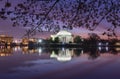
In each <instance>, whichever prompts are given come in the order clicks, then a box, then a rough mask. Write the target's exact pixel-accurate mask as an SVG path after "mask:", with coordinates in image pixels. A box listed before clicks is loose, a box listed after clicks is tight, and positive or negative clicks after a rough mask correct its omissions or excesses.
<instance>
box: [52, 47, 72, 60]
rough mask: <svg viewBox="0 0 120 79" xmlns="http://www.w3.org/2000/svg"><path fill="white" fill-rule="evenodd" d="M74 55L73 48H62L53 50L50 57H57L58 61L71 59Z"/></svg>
mask: <svg viewBox="0 0 120 79" xmlns="http://www.w3.org/2000/svg"><path fill="white" fill-rule="evenodd" d="M72 56H73V50H70V49H65V48H61V49H59V50H58V52H55V51H54V50H53V51H52V53H51V55H50V57H51V58H56V59H57V60H58V61H70V60H71V59H72Z"/></svg>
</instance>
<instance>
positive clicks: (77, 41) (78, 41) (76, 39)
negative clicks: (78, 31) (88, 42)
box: [74, 36, 82, 43]
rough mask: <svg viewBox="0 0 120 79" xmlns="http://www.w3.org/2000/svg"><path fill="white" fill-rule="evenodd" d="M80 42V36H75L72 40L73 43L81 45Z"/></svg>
mask: <svg viewBox="0 0 120 79" xmlns="http://www.w3.org/2000/svg"><path fill="white" fill-rule="evenodd" d="M81 42H82V40H81V37H80V36H76V37H75V38H74V43H81Z"/></svg>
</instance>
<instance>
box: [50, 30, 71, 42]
mask: <svg viewBox="0 0 120 79" xmlns="http://www.w3.org/2000/svg"><path fill="white" fill-rule="evenodd" d="M56 37H58V38H59V41H60V42H62V43H69V42H73V35H72V33H70V32H68V31H66V30H61V31H59V32H58V33H57V34H55V35H51V38H52V40H53V41H54V40H55V38H56Z"/></svg>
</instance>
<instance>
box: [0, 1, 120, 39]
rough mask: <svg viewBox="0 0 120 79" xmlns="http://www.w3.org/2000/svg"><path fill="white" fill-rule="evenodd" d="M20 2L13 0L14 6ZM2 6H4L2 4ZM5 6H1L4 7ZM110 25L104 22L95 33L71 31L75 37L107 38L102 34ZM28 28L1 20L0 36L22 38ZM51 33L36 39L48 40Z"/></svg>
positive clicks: (78, 29) (84, 30)
mask: <svg viewBox="0 0 120 79" xmlns="http://www.w3.org/2000/svg"><path fill="white" fill-rule="evenodd" d="M17 2H19V0H13V4H12V5H15V4H16V3H17ZM0 4H2V3H1V2H0ZM2 6H3V5H0V7H2ZM108 26H109V25H108V24H107V23H106V22H102V23H101V24H100V25H99V26H98V27H97V28H96V29H95V30H94V31H89V30H87V29H85V28H74V29H73V30H70V32H72V33H73V34H74V35H80V36H82V37H87V35H88V33H97V34H98V35H99V36H101V38H107V37H106V36H102V33H103V32H104V31H105V30H106V29H107V28H108ZM26 29H27V28H26V27H23V26H16V27H12V22H11V21H10V20H2V19H0V34H6V35H10V36H13V37H14V38H21V37H22V36H23V35H24V34H25V30H26ZM119 30H120V27H119V28H117V29H116V34H117V36H118V38H119V39H120V32H119ZM50 34H51V33H47V32H44V33H37V35H36V36H35V37H38V38H46V37H49V36H50Z"/></svg>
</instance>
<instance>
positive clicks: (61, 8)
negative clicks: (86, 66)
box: [0, 0, 120, 37]
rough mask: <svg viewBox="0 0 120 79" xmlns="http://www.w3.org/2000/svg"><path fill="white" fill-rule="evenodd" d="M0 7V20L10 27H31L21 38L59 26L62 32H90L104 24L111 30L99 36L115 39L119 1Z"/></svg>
mask: <svg viewBox="0 0 120 79" xmlns="http://www.w3.org/2000/svg"><path fill="white" fill-rule="evenodd" d="M18 1H19V0H18ZM3 3H4V4H3ZM0 4H3V5H4V6H3V7H1V10H0V18H2V19H8V18H9V19H11V21H12V22H13V26H18V25H22V26H24V27H26V26H31V29H29V30H27V31H26V32H27V33H26V34H25V36H26V35H34V34H36V32H37V31H39V32H42V31H52V32H56V31H58V30H60V27H61V26H60V24H61V22H62V24H63V26H62V27H63V28H67V29H72V28H73V27H84V28H87V29H89V30H92V31H93V30H94V29H96V27H97V26H99V24H100V23H101V22H103V21H106V22H107V23H109V24H110V25H111V26H109V28H107V31H106V32H104V33H103V35H108V36H115V37H117V35H116V33H115V29H116V28H117V27H120V1H119V0H24V1H21V2H20V1H19V3H17V4H16V5H14V6H13V3H12V1H11V2H10V1H9V0H0Z"/></svg>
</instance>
